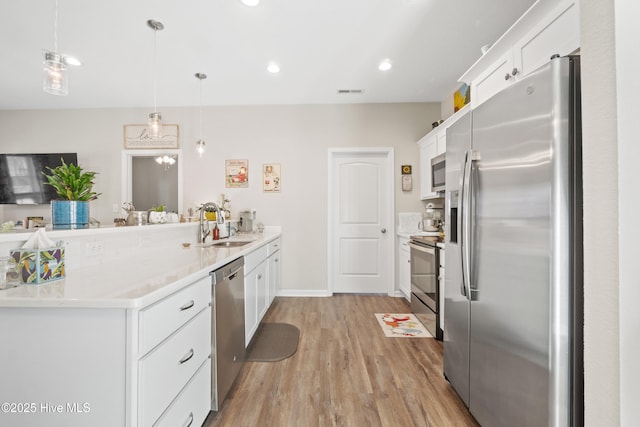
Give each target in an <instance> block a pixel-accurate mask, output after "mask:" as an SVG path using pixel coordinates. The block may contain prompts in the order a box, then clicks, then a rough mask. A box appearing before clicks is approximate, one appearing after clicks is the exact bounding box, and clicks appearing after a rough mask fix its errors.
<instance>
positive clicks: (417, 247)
mask: <svg viewBox="0 0 640 427" xmlns="http://www.w3.org/2000/svg"><path fill="white" fill-rule="evenodd" d="M442 242H443V239H442V238H441V237H439V236H411V240H410V241H409V248H410V251H411V311H412V312H413V313H414V314H415V315H416V317H417V318H418V319H419V320H420V321H421V322H422V324H423V325H424V326H425V327H426V328H427V330H428V331H429V332H430V333H431V335H433V336H434V337H435V338H436V339H438V340H442V335H443V334H442V328H441V326H440V316H439V315H438V313H439V312H440V295H439V292H440V291H439V286H438V274H439V268H440V249H439V248H438V246H437V243H442Z"/></svg>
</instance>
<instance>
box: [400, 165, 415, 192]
mask: <svg viewBox="0 0 640 427" xmlns="http://www.w3.org/2000/svg"><path fill="white" fill-rule="evenodd" d="M401 169H402V191H411V190H413V178H412V177H411V165H402V166H401Z"/></svg>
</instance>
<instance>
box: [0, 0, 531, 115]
mask: <svg viewBox="0 0 640 427" xmlns="http://www.w3.org/2000/svg"><path fill="white" fill-rule="evenodd" d="M532 3H534V1H533V0H262V1H261V4H260V5H259V6H258V7H255V8H250V7H247V6H244V5H243V4H241V3H240V2H239V0H108V1H99V0H58V51H59V52H61V53H65V54H69V55H74V56H76V57H78V58H80V59H81V60H82V61H83V62H84V65H83V66H82V67H79V68H73V69H71V71H70V84H69V95H68V96H66V97H59V96H54V95H50V94H47V93H45V92H43V91H42V89H41V85H42V76H41V74H42V59H43V56H42V50H43V49H47V50H54V16H55V12H54V11H55V0H19V1H8V0H7V1H3V2H2V5H1V6H0V52H1V57H2V61H0V109H33V108H38V109H39V108H43V109H56V108H102V107H152V106H153V98H154V97H153V73H154V67H153V42H154V32H153V30H151V29H150V28H148V27H147V25H146V21H147V20H148V19H156V20H159V21H161V22H162V23H163V24H164V26H165V29H164V30H163V31H159V32H158V33H157V49H158V67H157V84H158V86H157V103H158V106H159V108H158V109H159V110H161V107H162V106H186V105H198V104H199V102H200V98H199V83H198V80H197V79H196V78H195V77H194V74H195V73H196V72H202V73H206V74H207V75H208V78H207V79H206V80H204V81H203V83H202V92H203V95H202V96H203V104H204V105H247V104H325V103H362V102H367V103H379V102H431V101H433V102H439V101H441V100H442V99H443V98H445V97H446V96H449V95H450V94H451V93H452V92H453V91H454V90H455V89H456V88H457V87H458V86H459V83H457V79H458V77H459V76H460V75H462V73H463V72H464V71H466V69H467V68H468V67H469V66H470V65H471V64H472V63H473V62H475V61H476V60H477V59H478V58H479V57H480V47H481V46H482V45H484V44H488V43H492V42H494V41H495V40H496V39H497V38H498V37H499V36H500V35H501V34H502V33H503V32H504V31H505V30H506V29H507V28H508V27H509V26H510V25H511V24H512V23H513V22H515V21H516V19H517V18H518V17H519V16H520V15H522V14H523V13H524V11H525V10H526V9H527V8H528V7H529V6H530V5H531V4H532ZM384 58H389V59H391V61H392V63H393V68H392V69H391V70H390V71H387V72H382V71H379V70H378V68H377V66H378V63H379V62H380V61H381V60H382V59H384ZM269 61H276V62H277V63H278V64H280V67H281V72H280V73H279V74H270V73H269V72H267V71H266V66H267V64H268V62H269ZM339 89H362V90H363V91H364V92H363V93H362V94H348V95H338V94H337V91H338V90H339Z"/></svg>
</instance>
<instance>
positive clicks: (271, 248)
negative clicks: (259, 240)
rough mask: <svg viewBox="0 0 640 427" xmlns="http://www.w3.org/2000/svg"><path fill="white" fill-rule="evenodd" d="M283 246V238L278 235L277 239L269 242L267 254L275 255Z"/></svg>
mask: <svg viewBox="0 0 640 427" xmlns="http://www.w3.org/2000/svg"><path fill="white" fill-rule="evenodd" d="M281 247H282V239H281V238H280V237H278V238H277V239H276V240H273V241H271V242H269V244H268V245H267V254H268V255H273V254H274V253H276V252H278V251H279V250H280V248H281Z"/></svg>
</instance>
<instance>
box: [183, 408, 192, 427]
mask: <svg viewBox="0 0 640 427" xmlns="http://www.w3.org/2000/svg"><path fill="white" fill-rule="evenodd" d="M191 424H193V412H191V413H190V414H189V417H188V418H187V423H186V424H184V427H190V426H191Z"/></svg>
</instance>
